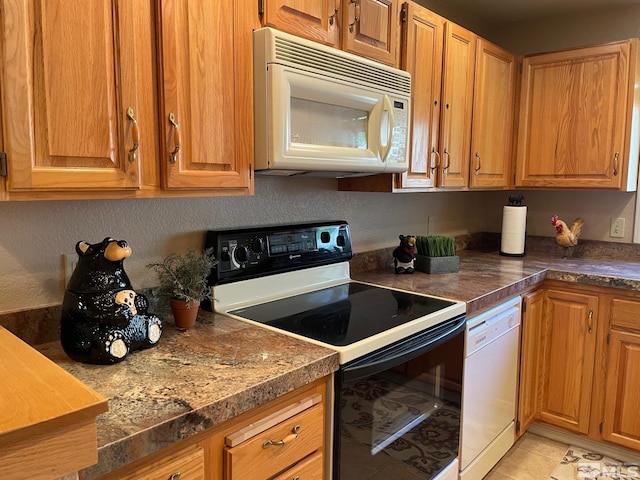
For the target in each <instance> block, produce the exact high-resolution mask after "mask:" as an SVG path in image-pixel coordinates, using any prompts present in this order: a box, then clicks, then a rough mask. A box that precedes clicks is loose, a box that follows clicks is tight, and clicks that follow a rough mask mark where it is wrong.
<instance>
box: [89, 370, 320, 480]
mask: <svg viewBox="0 0 640 480" xmlns="http://www.w3.org/2000/svg"><path fill="white" fill-rule="evenodd" d="M329 379H330V377H325V378H323V379H319V380H316V381H315V382H312V383H310V384H309V385H307V386H305V387H301V388H299V389H297V390H294V391H293V392H290V393H287V394H286V395H283V396H281V397H279V398H277V399H275V400H272V401H271V402H269V403H267V404H265V405H262V406H260V407H257V408H255V409H253V410H251V411H249V412H246V413H243V414H241V415H239V416H237V417H235V418H233V419H231V420H228V421H226V422H224V423H222V424H220V425H218V426H216V427H212V428H210V429H208V430H205V431H204V432H201V433H199V434H196V435H194V436H192V437H189V438H188V439H185V440H182V441H180V442H176V443H175V444H174V445H172V446H170V447H167V448H166V449H164V450H161V451H159V452H156V453H154V454H152V455H149V456H147V457H144V458H142V459H139V460H136V461H135V462H133V463H131V464H130V465H127V466H124V467H122V468H120V469H118V470H115V471H113V472H111V473H109V474H107V475H105V476H103V477H100V480H168V479H171V480H177V479H178V478H179V479H180V480H204V479H216V480H222V479H224V480H268V479H269V480H284V479H293V478H296V476H298V477H299V478H300V480H303V479H304V480H322V479H323V478H324V455H325V453H324V452H325V446H324V444H325V422H326V419H325V413H326V406H325V405H326V398H327V396H326V394H327V382H328V380H329ZM281 442H282V443H281ZM178 474H179V476H178Z"/></svg>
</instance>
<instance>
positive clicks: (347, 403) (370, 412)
mask: <svg viewBox="0 0 640 480" xmlns="http://www.w3.org/2000/svg"><path fill="white" fill-rule="evenodd" d="M422 390H424V384H423V383H422V382H420V381H409V382H406V381H399V380H398V379H395V378H392V377H389V376H388V375H385V376H384V377H382V376H376V377H369V378H366V379H364V380H361V381H359V382H357V383H356V384H355V385H354V386H353V387H352V388H350V389H348V390H346V391H345V392H344V395H343V402H342V404H341V408H342V416H343V419H344V425H345V427H344V428H343V436H345V437H347V438H349V439H351V440H353V441H355V442H357V443H358V444H359V445H362V446H363V447H366V448H367V449H369V450H370V454H371V455H377V454H382V455H388V456H390V457H392V458H394V459H396V460H398V461H400V462H402V463H404V464H405V465H407V466H409V467H411V468H413V469H416V470H418V471H419V472H422V473H423V474H426V475H427V477H428V478H431V476H432V475H433V474H434V473H436V472H438V471H440V470H441V469H442V468H443V467H445V466H446V465H448V464H449V463H450V462H451V461H452V460H453V459H454V458H455V457H457V455H458V439H459V434H460V407H459V405H457V404H455V403H454V402H449V401H443V400H437V399H435V398H433V397H429V396H427V395H426V394H425V393H424V392H423V391H422Z"/></svg>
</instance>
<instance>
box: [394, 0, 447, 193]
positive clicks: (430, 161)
mask: <svg viewBox="0 0 640 480" xmlns="http://www.w3.org/2000/svg"><path fill="white" fill-rule="evenodd" d="M406 8H407V14H406V23H405V25H404V30H403V34H404V38H403V44H404V47H405V48H404V49H403V52H402V68H403V70H406V71H407V72H409V73H411V92H412V95H411V97H412V98H411V117H412V124H411V132H412V135H411V152H410V161H409V170H408V171H407V172H406V173H403V174H402V180H401V186H402V188H429V187H434V186H435V180H436V174H437V164H438V158H439V153H438V132H439V126H440V96H441V82H442V53H443V38H444V19H443V18H442V17H440V16H439V15H436V14H435V13H432V12H430V11H429V10H427V9H426V8H423V7H421V6H419V5H417V4H415V3H407V4H406Z"/></svg>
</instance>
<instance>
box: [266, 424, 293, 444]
mask: <svg viewBox="0 0 640 480" xmlns="http://www.w3.org/2000/svg"><path fill="white" fill-rule="evenodd" d="M298 433H300V425H296V426H295V427H293V428H292V429H291V433H290V434H289V435H287V436H286V437H284V438H283V439H282V440H267V441H266V442H264V443H263V444H262V448H269V447H270V446H271V445H275V446H277V447H282V446H283V445H286V444H287V443H289V442H291V441H292V440H295V439H296V438H298Z"/></svg>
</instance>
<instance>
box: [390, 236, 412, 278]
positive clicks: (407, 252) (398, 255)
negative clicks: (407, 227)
mask: <svg viewBox="0 0 640 480" xmlns="http://www.w3.org/2000/svg"><path fill="white" fill-rule="evenodd" d="M415 259H416V237H415V236H414V235H400V245H398V246H397V247H396V248H395V249H394V250H393V266H394V268H395V271H396V273H413V270H414V263H415Z"/></svg>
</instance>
